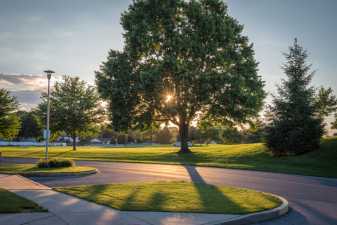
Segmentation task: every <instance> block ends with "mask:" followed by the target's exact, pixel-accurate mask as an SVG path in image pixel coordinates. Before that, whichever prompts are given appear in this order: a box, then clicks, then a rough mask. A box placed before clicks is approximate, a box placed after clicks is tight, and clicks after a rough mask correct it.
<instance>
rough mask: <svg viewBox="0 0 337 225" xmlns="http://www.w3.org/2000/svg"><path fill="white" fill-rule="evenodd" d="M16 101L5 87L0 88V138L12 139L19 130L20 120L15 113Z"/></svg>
mask: <svg viewBox="0 0 337 225" xmlns="http://www.w3.org/2000/svg"><path fill="white" fill-rule="evenodd" d="M17 107H18V103H17V101H16V99H15V98H14V97H12V96H10V94H9V92H8V91H7V90H5V89H0V139H13V138H15V137H16V135H17V134H18V132H19V129H20V120H19V118H18V117H17V115H16V113H15V112H16V110H17Z"/></svg>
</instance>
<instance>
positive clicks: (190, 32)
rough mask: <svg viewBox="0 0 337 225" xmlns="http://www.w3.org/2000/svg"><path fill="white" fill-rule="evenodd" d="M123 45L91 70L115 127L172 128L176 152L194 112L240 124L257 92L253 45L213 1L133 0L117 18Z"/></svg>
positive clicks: (258, 100)
mask: <svg viewBox="0 0 337 225" xmlns="http://www.w3.org/2000/svg"><path fill="white" fill-rule="evenodd" d="M121 24H122V26H123V28H124V31H125V32H124V39H125V47H124V51H123V52H118V51H110V53H109V56H108V60H107V61H106V62H104V63H103V64H102V66H101V68H100V71H97V72H96V81H97V85H98V90H99V92H100V94H101V95H102V97H104V98H105V99H106V100H108V101H109V103H110V107H111V108H110V110H111V120H112V125H113V127H114V128H115V129H118V130H127V128H128V127H132V126H137V127H141V128H144V127H145V128H146V127H149V126H151V123H152V122H154V121H160V122H168V121H170V122H171V123H173V124H175V125H177V126H178V127H179V135H180V140H181V150H180V151H181V152H189V149H188V129H189V125H190V123H191V121H193V120H194V119H195V118H196V117H197V116H198V117H211V118H212V119H214V120H218V121H222V122H225V121H226V122H228V121H236V122H245V121H246V120H247V119H248V118H250V117H253V116H255V115H256V114H257V112H258V111H259V110H260V109H261V107H262V105H263V103H262V101H263V98H264V96H265V93H264V91H263V85H264V84H263V81H262V80H261V77H260V76H259V75H258V74H257V62H256V61H255V59H254V51H253V46H252V45H251V44H250V43H249V41H248V38H247V37H246V36H244V35H243V34H242V30H243V26H242V25H241V24H239V22H238V21H237V20H235V19H234V18H232V17H231V16H229V15H228V11H227V6H226V4H225V3H224V2H223V1H221V0H194V1H184V0H176V1H167V0H136V1H134V2H133V4H132V5H130V6H129V9H128V10H127V11H126V12H125V13H124V14H123V15H122V18H121Z"/></svg>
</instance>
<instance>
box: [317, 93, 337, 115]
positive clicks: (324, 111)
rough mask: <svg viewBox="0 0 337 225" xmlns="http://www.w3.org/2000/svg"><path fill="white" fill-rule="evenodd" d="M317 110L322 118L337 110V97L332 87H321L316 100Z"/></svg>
mask: <svg viewBox="0 0 337 225" xmlns="http://www.w3.org/2000/svg"><path fill="white" fill-rule="evenodd" d="M315 108H316V111H317V113H318V115H319V117H321V118H322V119H324V118H325V117H327V116H329V115H330V114H332V113H334V112H336V110H337V98H336V96H335V95H334V93H333V90H332V88H324V87H320V88H319V89H318V91H317V94H316V100H315Z"/></svg>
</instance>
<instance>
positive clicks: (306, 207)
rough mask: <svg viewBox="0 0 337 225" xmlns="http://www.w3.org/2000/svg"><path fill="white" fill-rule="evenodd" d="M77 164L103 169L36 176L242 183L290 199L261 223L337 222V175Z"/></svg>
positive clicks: (70, 180)
mask: <svg viewBox="0 0 337 225" xmlns="http://www.w3.org/2000/svg"><path fill="white" fill-rule="evenodd" d="M6 161H8V162H29V161H32V160H31V159H6ZM77 164H79V165H83V166H94V167H96V168H98V169H99V171H100V172H99V173H98V174H95V175H90V176H85V177H78V178H74V177H66V178H65V177H57V178H33V179H34V180H36V181H38V182H41V183H43V184H46V185H48V186H51V187H57V186H74V185H82V184H108V183H120V182H133V181H156V180H191V181H193V182H205V183H209V184H217V185H221V184H223V185H232V186H239V187H245V188H252V189H256V190H260V191H265V192H270V193H274V194H278V195H281V196H283V197H285V198H286V199H287V200H288V201H289V203H290V207H291V211H290V213H289V214H288V215H286V216H284V217H282V218H280V219H276V220H272V221H269V222H264V223H260V224H259V225H337V179H330V178H319V177H310V176H298V175H286V174H277V173H268V172H257V171H246V170H231V169H220V168H209V167H194V166H179V165H159V164H139V163H113V162H96V161H78V162H77ZM336 172H337V171H336Z"/></svg>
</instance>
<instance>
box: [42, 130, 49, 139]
mask: <svg viewBox="0 0 337 225" xmlns="http://www.w3.org/2000/svg"><path fill="white" fill-rule="evenodd" d="M47 134H48V136H47ZM47 137H50V130H49V132H48V133H47V129H43V138H44V139H47Z"/></svg>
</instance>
